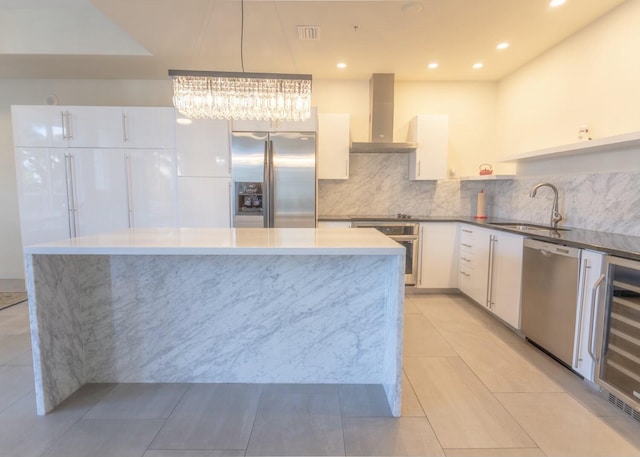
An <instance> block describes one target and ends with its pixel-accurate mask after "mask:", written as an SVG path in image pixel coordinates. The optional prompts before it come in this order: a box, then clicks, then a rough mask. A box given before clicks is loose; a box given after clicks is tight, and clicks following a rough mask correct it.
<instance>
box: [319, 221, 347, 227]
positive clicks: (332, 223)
mask: <svg viewBox="0 0 640 457" xmlns="http://www.w3.org/2000/svg"><path fill="white" fill-rule="evenodd" d="M318 228H351V221H318Z"/></svg>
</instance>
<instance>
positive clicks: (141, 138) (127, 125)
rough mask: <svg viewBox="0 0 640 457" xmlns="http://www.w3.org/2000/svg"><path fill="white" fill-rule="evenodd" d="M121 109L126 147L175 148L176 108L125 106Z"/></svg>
mask: <svg viewBox="0 0 640 457" xmlns="http://www.w3.org/2000/svg"><path fill="white" fill-rule="evenodd" d="M121 109H122V128H123V129H124V132H123V139H124V146H125V147H126V148H130V149H138V148H141V149H175V147H176V114H175V113H176V111H175V108H168V107H138V106H125V107H122V108H121Z"/></svg>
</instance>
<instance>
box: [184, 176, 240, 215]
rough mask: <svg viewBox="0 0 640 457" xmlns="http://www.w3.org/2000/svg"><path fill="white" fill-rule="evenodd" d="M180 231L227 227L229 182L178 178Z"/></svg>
mask: <svg viewBox="0 0 640 457" xmlns="http://www.w3.org/2000/svg"><path fill="white" fill-rule="evenodd" d="M178 206H179V208H180V226H181V227H231V178H206V177H180V178H178Z"/></svg>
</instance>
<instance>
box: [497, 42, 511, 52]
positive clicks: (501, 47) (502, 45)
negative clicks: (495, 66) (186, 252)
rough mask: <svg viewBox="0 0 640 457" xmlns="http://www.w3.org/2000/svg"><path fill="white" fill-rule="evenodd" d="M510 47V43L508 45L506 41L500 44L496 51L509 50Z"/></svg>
mask: <svg viewBox="0 0 640 457" xmlns="http://www.w3.org/2000/svg"><path fill="white" fill-rule="evenodd" d="M508 47H509V43H507V42H506V41H505V42H503V43H500V44H499V45H498V46H496V49H500V50H502V49H507V48H508Z"/></svg>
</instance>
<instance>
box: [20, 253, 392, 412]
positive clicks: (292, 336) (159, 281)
mask: <svg viewBox="0 0 640 457" xmlns="http://www.w3.org/2000/svg"><path fill="white" fill-rule="evenodd" d="M27 261H28V262H27V265H28V268H29V270H28V272H29V275H28V276H29V278H30V279H29V284H30V285H29V287H30V288H29V294H30V298H31V297H35V300H33V301H32V300H30V306H31V313H32V334H33V347H34V360H35V363H34V371H35V372H36V392H37V395H38V398H37V400H38V412H39V414H44V413H46V412H48V411H50V410H51V409H53V408H54V407H55V406H56V405H57V404H58V403H60V401H62V400H63V399H64V398H66V397H67V396H68V395H70V394H71V393H72V392H73V391H75V390H76V389H77V388H79V387H80V386H81V385H82V384H84V383H86V382H230V383H235V382H238V383H339V384H340V383H347V384H381V385H383V386H384V388H385V391H386V392H387V394H388V399H389V403H390V406H391V410H392V411H393V413H394V414H396V415H399V414H400V393H401V390H400V389H401V387H400V382H401V354H402V323H403V312H402V305H403V299H404V298H403V290H404V289H403V284H402V282H403V278H404V271H403V266H404V251H403V250H402V249H400V253H398V252H396V250H392V251H390V253H389V255H342V256H340V255H317V256H284V255H273V256H266V255H260V256H248V255H236V256H228V255H220V256H215V255H203V256H197V255H196V256H179V255H164V256H163V255H113V256H107V255H46V254H45V255H29V256H27Z"/></svg>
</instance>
